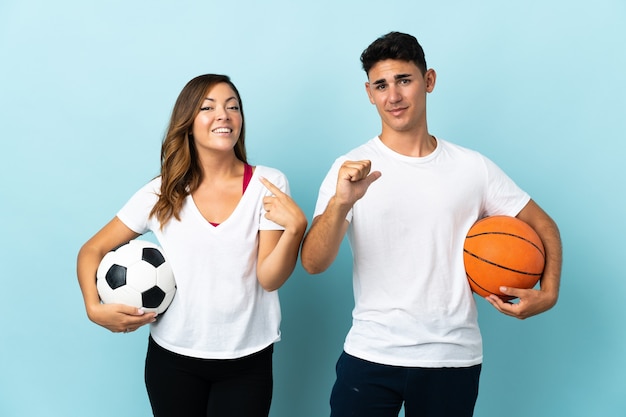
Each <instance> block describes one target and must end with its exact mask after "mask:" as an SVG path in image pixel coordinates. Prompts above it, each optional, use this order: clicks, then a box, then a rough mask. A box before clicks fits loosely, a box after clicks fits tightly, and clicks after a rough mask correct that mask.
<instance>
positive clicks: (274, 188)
mask: <svg viewBox="0 0 626 417" xmlns="http://www.w3.org/2000/svg"><path fill="white" fill-rule="evenodd" d="M260 180H261V182H262V183H263V185H264V186H265V188H267V189H268V190H269V191H270V192H271V193H272V194H274V195H280V194H283V192H282V191H281V190H280V188H278V187H277V186H275V185H274V184H272V183H271V182H269V180H268V179H267V178H265V177H261V178H260Z"/></svg>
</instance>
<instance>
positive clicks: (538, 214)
mask: <svg viewBox="0 0 626 417" xmlns="http://www.w3.org/2000/svg"><path fill="white" fill-rule="evenodd" d="M517 218H518V219H520V220H523V221H524V222H526V223H528V224H529V225H530V226H531V227H532V228H533V229H534V230H535V231H536V232H537V234H538V235H539V237H540V238H541V241H542V242H543V246H544V249H545V253H546V263H545V267H544V270H543V275H542V276H541V281H540V289H538V290H535V289H520V288H510V287H502V288H501V289H500V290H501V291H502V293H504V294H506V295H511V296H513V297H517V298H519V301H518V302H517V303H510V302H506V301H503V300H502V299H501V298H500V297H498V296H496V295H490V296H488V297H487V298H486V299H487V301H489V302H490V303H491V304H492V305H493V306H494V307H495V308H496V309H498V310H499V311H500V312H502V313H504V314H507V315H509V316H512V317H516V318H518V319H521V320H524V319H527V318H529V317H532V316H535V315H537V314H541V313H543V312H544V311H547V310H549V309H551V308H552V307H554V305H555V304H556V302H557V300H558V298H559V286H560V282H561V265H562V263H563V249H562V246H561V237H560V233H559V228H558V227H557V225H556V223H555V222H554V220H552V218H550V216H548V214H547V213H546V212H545V211H543V209H542V208H541V207H539V205H537V203H535V202H534V201H533V200H530V201H529V202H528V204H526V206H525V207H524V208H523V209H522V211H520V212H519V214H518V215H517Z"/></svg>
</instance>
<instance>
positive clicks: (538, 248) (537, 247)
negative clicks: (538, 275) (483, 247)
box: [467, 232, 546, 258]
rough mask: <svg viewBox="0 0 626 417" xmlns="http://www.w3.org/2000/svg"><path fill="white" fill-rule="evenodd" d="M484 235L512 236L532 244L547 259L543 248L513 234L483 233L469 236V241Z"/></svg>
mask: <svg viewBox="0 0 626 417" xmlns="http://www.w3.org/2000/svg"><path fill="white" fill-rule="evenodd" d="M483 235H504V236H512V237H516V238H518V239H520V240H523V241H524V242H527V243H530V244H531V245H533V246H534V247H535V248H536V249H537V250H538V251H539V252H540V253H541V255H542V256H543V257H544V258H545V256H546V255H545V253H544V252H543V251H542V250H541V248H540V247H539V246H537V245H536V244H535V242H533V241H531V240H528V239H526V238H525V237H522V236H519V235H516V234H513V233H505V232H481V233H477V234H475V235H471V236H467V238H468V239H471V238H474V237H478V236H483Z"/></svg>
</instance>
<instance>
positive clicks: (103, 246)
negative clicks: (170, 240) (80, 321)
mask: <svg viewBox="0 0 626 417" xmlns="http://www.w3.org/2000/svg"><path fill="white" fill-rule="evenodd" d="M137 236H139V234H137V233H135V232H134V231H132V230H131V229H129V228H128V227H127V226H126V225H125V224H124V223H122V222H121V221H120V219H119V218H117V217H115V218H113V220H111V221H110V222H109V223H108V224H107V225H106V226H104V227H103V228H102V229H101V230H100V231H99V232H98V233H96V234H95V235H94V236H93V237H92V238H91V239H89V240H88V241H87V242H86V243H85V244H84V245H83V246H82V247H81V248H80V251H79V252H78V259H77V265H76V273H77V275H78V284H79V285H80V289H81V291H82V293H83V299H84V302H85V309H86V310H87V316H88V317H89V319H90V320H91V321H93V322H94V323H96V324H98V325H100V326H102V327H104V328H106V329H109V330H110V331H112V332H132V331H134V330H137V329H138V328H139V327H141V326H143V325H144V324H148V323H152V322H154V321H155V320H156V314H155V313H144V312H143V310H141V309H138V308H136V307H131V306H127V305H122V304H102V303H101V302H100V296H99V295H98V290H97V288H96V271H97V269H98V265H100V261H101V260H102V258H103V257H104V255H106V254H107V253H108V252H109V251H111V250H112V249H113V248H116V247H117V246H119V245H121V244H122V243H125V242H128V241H129V240H132V239H135V238H136V237H137Z"/></svg>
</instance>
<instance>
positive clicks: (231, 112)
mask: <svg viewBox="0 0 626 417" xmlns="http://www.w3.org/2000/svg"><path fill="white" fill-rule="evenodd" d="M242 124H243V118H242V116H241V111H240V108H239V100H238V99H237V94H236V93H235V91H234V90H233V89H232V88H231V87H230V85H228V84H226V83H219V84H216V85H215V86H213V87H212V88H211V89H210V90H209V91H208V93H207V95H206V97H205V99H204V100H203V101H202V104H201V107H200V112H199V113H198V115H197V116H196V118H195V120H194V122H193V128H192V133H193V137H194V141H195V146H196V149H197V150H198V151H199V152H202V150H203V149H204V150H210V151H222V152H223V151H232V149H233V148H234V146H235V144H236V143H237V140H239V134H240V133H241V126H242Z"/></svg>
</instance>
